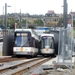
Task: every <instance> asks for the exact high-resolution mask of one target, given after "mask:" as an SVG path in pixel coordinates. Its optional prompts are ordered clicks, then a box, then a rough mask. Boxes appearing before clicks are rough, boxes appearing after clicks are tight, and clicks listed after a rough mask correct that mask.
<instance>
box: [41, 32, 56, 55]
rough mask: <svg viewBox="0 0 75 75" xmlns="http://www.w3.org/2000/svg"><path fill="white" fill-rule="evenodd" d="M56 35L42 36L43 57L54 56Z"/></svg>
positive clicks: (46, 34)
mask: <svg viewBox="0 0 75 75" xmlns="http://www.w3.org/2000/svg"><path fill="white" fill-rule="evenodd" d="M54 52H55V49H54V34H48V33H45V34H42V35H41V54H42V55H44V56H45V55H48V56H50V55H52V54H54Z"/></svg>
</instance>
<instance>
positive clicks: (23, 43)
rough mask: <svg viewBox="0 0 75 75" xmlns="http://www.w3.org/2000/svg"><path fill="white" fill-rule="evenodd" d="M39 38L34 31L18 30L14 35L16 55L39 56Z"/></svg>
mask: <svg viewBox="0 0 75 75" xmlns="http://www.w3.org/2000/svg"><path fill="white" fill-rule="evenodd" d="M39 41H40V40H39V37H38V35H37V34H36V33H35V32H34V31H33V29H16V30H15V33H14V47H13V52H14V54H15V55H30V56H35V55H37V54H38V52H39V51H38V50H39V49H38V48H39V46H38V44H39Z"/></svg>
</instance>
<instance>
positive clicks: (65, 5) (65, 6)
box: [63, 0, 67, 29]
mask: <svg viewBox="0 0 75 75" xmlns="http://www.w3.org/2000/svg"><path fill="white" fill-rule="evenodd" d="M63 15H64V27H65V29H66V28H67V0H64V7H63Z"/></svg>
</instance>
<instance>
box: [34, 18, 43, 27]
mask: <svg viewBox="0 0 75 75" xmlns="http://www.w3.org/2000/svg"><path fill="white" fill-rule="evenodd" d="M33 24H36V25H38V26H43V25H44V23H43V21H42V20H41V19H37V20H35V21H34V23H33Z"/></svg>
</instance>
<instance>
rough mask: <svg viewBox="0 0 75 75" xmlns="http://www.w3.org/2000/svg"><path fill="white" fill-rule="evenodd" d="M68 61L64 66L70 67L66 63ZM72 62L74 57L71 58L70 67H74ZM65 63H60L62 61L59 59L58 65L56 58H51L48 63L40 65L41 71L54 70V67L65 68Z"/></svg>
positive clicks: (74, 59) (74, 60)
mask: <svg viewBox="0 0 75 75" xmlns="http://www.w3.org/2000/svg"><path fill="white" fill-rule="evenodd" d="M68 62H69V60H67V62H66V64H67V65H71V63H68ZM74 62H75V57H72V67H74ZM66 64H65V63H63V62H62V59H60V63H58V56H57V57H55V58H52V59H51V60H49V61H48V62H46V63H44V64H42V69H47V68H54V67H55V66H56V67H57V68H58V67H63V68H64V67H66V66H65V65H66Z"/></svg>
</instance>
